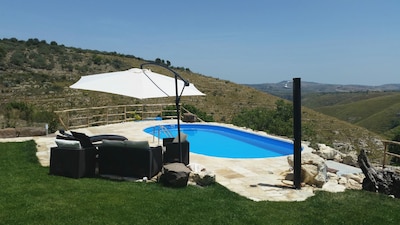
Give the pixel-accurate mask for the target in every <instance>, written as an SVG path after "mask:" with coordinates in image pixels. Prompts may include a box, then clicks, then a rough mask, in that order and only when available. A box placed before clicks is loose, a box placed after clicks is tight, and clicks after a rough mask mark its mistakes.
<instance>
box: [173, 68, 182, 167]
mask: <svg viewBox="0 0 400 225" xmlns="http://www.w3.org/2000/svg"><path fill="white" fill-rule="evenodd" d="M179 101H180V98H179V93H178V77H177V76H176V75H175V107H176V114H177V115H176V117H177V118H178V119H177V122H178V145H179V146H178V149H179V162H183V160H182V144H181V125H180V120H181V118H180V107H179Z"/></svg>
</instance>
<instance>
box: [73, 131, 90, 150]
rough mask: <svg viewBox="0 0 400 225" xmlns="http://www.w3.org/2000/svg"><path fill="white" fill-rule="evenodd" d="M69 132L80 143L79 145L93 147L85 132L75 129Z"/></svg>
mask: <svg viewBox="0 0 400 225" xmlns="http://www.w3.org/2000/svg"><path fill="white" fill-rule="evenodd" d="M71 134H72V135H73V136H74V138H76V139H77V140H78V141H79V142H80V143H81V146H82V147H83V148H90V147H93V143H92V142H91V141H90V138H89V137H88V136H87V135H86V134H84V133H79V132H75V131H71Z"/></svg>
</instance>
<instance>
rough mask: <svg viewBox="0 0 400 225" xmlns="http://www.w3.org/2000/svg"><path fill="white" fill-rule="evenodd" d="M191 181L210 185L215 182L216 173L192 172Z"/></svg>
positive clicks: (201, 184)
mask: <svg viewBox="0 0 400 225" xmlns="http://www.w3.org/2000/svg"><path fill="white" fill-rule="evenodd" d="M189 179H190V181H191V182H193V183H196V184H197V185H200V186H208V185H211V184H214V183H215V174H214V173H211V172H209V171H201V172H196V173H193V172H192V173H190V177H189Z"/></svg>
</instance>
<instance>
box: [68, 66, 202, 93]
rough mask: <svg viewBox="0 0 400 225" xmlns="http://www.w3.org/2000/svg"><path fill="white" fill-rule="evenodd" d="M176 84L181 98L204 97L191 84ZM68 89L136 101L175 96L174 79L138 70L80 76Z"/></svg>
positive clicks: (146, 70)
mask: <svg viewBox="0 0 400 225" xmlns="http://www.w3.org/2000/svg"><path fill="white" fill-rule="evenodd" d="M177 82H178V90H179V92H181V93H182V96H198V95H205V94H203V93H202V92H200V91H199V90H198V89H197V88H196V87H195V86H194V85H193V84H191V83H190V84H189V86H185V82H184V81H182V80H178V81H177ZM70 87H71V88H75V89H83V90H91V91H100V92H106V93H112V94H118V95H124V96H129V97H134V98H138V99H146V98H160V97H173V96H176V89H175V88H176V87H175V79H174V78H172V77H168V76H165V75H162V74H159V73H155V72H152V71H151V70H149V69H139V68H132V69H129V70H125V71H119V72H111V73H101V74H94V75H87V76H82V77H81V79H80V80H79V81H78V82H76V83H75V84H73V85H71V86H70ZM182 90H183V92H182Z"/></svg>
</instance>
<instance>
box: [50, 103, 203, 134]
mask: <svg viewBox="0 0 400 225" xmlns="http://www.w3.org/2000/svg"><path fill="white" fill-rule="evenodd" d="M55 113H56V114H57V115H58V119H59V121H60V123H61V125H62V126H63V127H64V129H66V130H69V129H76V128H82V127H91V126H101V125H107V124H113V123H122V122H129V121H137V120H155V119H176V117H177V115H176V109H175V104H173V103H169V104H133V105H116V106H101V107H88V108H77V109H66V110H60V111H55ZM182 113H184V114H185V113H190V112H189V111H188V110H187V109H185V108H184V107H182V106H181V114H182ZM179 117H180V118H182V115H179ZM196 119H197V120H198V121H201V122H204V121H202V120H201V119H200V118H197V117H196Z"/></svg>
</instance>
